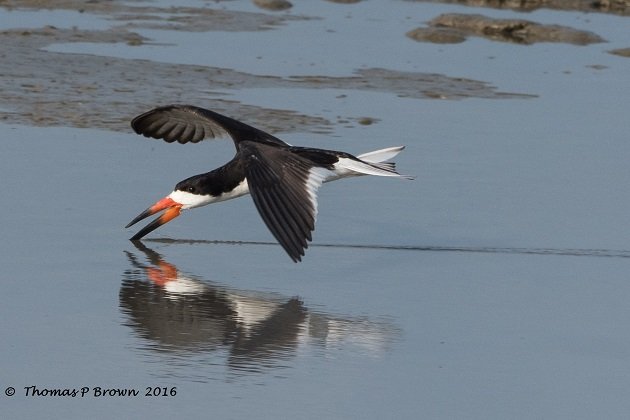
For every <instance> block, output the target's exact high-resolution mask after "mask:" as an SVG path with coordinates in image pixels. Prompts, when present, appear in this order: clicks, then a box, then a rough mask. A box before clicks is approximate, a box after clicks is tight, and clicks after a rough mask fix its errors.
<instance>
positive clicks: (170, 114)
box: [131, 105, 287, 147]
mask: <svg viewBox="0 0 630 420" xmlns="http://www.w3.org/2000/svg"><path fill="white" fill-rule="evenodd" d="M131 127H132V128H133V130H134V131H135V132H136V133H137V134H142V135H143V136H145V137H152V138H154V139H162V140H165V141H167V142H169V143H172V142H174V141H177V142H179V143H182V144H183V143H189V142H190V143H198V142H200V141H202V140H203V139H215V138H220V137H225V136H226V135H228V136H230V137H231V138H232V140H233V141H234V143H235V144H236V145H237V147H238V144H239V143H240V142H241V141H244V140H248V141H254V142H261V143H267V144H275V145H279V146H287V144H286V143H285V142H283V141H282V140H280V139H278V138H277V137H274V136H272V135H271V134H269V133H265V132H264V131H262V130H259V129H257V128H255V127H252V126H249V125H247V124H245V123H242V122H240V121H237V120H235V119H233V118H230V117H226V116H225V115H221V114H218V113H216V112H214V111H210V110H207V109H203V108H199V107H196V106H192V105H167V106H162V107H159V108H155V109H152V110H151V111H148V112H145V113H144V114H142V115H139V116H137V117H135V118H134V119H133V120H132V121H131Z"/></svg>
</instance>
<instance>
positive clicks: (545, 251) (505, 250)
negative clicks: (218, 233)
mask: <svg viewBox="0 0 630 420" xmlns="http://www.w3.org/2000/svg"><path fill="white" fill-rule="evenodd" d="M145 241H147V242H157V243H164V244H188V245H194V244H208V245H274V246H278V244H277V243H276V242H265V241H225V240H204V239H169V238H156V239H145ZM310 247H313V248H315V247H319V248H350V249H372V250H388V251H420V252H427V251H428V252H471V253H485V254H531V255H560V256H572V257H607V258H630V251H627V250H617V249H576V248H510V247H476V246H439V245H438V246H435V245H420V246H418V245H378V244H376V245H374V244H373V245H360V244H309V248H310Z"/></svg>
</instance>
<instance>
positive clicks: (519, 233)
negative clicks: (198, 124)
mask: <svg viewBox="0 0 630 420" xmlns="http://www.w3.org/2000/svg"><path fill="white" fill-rule="evenodd" d="M188 3H189V4H191V5H202V6H205V7H217V8H222V9H227V10H230V9H231V10H242V11H248V12H255V13H258V12H260V10H259V9H256V8H255V7H254V6H253V5H251V3H250V2H221V3H218V4H215V3H208V4H206V3H203V2H201V3H197V2H188ZM295 3H297V2H295ZM304 3H306V2H304ZM151 4H154V5H159V4H163V5H168V4H169V3H168V2H165V1H163V2H160V3H151ZM452 11H456V12H462V13H483V14H485V15H488V16H495V17H506V16H508V17H510V16H518V17H520V16H521V14H519V13H517V12H513V11H508V10H494V9H470V8H464V7H459V6H455V5H443V4H426V3H415V2H391V3H389V4H388V5H387V7H384V6H382V5H381V3H380V2H361V3H358V4H353V5H338V4H332V3H329V2H308V5H306V4H304V5H302V4H300V5H296V6H295V7H294V8H293V9H291V11H290V12H289V15H288V16H293V15H295V16H315V17H317V18H318V19H317V20H313V19H295V20H290V21H287V22H284V23H282V24H278V25H275V26H272V27H271V28H270V29H268V30H266V31H263V32H260V31H257V30H249V31H242V30H237V29H234V28H232V29H231V30H230V31H229V32H228V31H227V30H226V31H214V32H212V31H210V32H207V31H196V32H186V31H182V30H164V29H162V30H156V29H155V28H142V27H134V30H135V31H137V32H138V33H139V34H140V35H141V36H144V37H146V38H149V39H150V40H151V42H146V43H145V44H142V45H135V46H134V45H129V44H126V43H124V42H120V41H118V42H117V43H115V44H111V45H109V44H101V43H93V44H90V43H71V42H61V43H53V44H52V45H50V46H45V47H42V48H43V49H44V50H45V51H48V52H64V53H66V54H68V53H71V54H80V53H89V54H92V55H100V56H108V57H110V58H111V59H112V60H113V59H114V58H118V59H127V60H131V59H133V58H142V59H144V60H156V61H159V62H163V63H171V64H173V63H174V64H177V63H188V64H194V65H199V66H212V67H224V68H226V69H233V70H236V71H239V72H242V73H243V74H250V75H253V76H252V78H250V79H247V80H248V82H247V85H246V86H239V85H238V84H235V85H234V86H231V87H228V85H223V86H221V87H212V88H208V90H207V91H195V92H192V93H190V92H187V90H186V88H187V86H186V85H181V84H178V83H179V82H177V83H175V82H174V80H176V79H168V80H165V81H164V83H165V84H168V85H169V89H173V90H177V89H180V90H181V91H182V92H187V93H185V94H184V96H182V97H181V98H180V97H178V98H177V101H179V100H180V99H182V98H183V99H185V100H187V101H188V100H193V99H194V100H195V104H197V105H200V106H208V107H210V106H213V104H215V103H216V104H217V105H218V106H220V107H221V106H224V105H225V104H227V103H228V102H232V103H233V105H234V106H237V108H235V109H249V110H255V109H260V110H266V109H275V110H286V111H289V112H288V113H278V112H272V114H270V115H273V116H274V117H273V118H274V120H273V121H272V122H269V124H271V125H273V126H276V127H284V130H282V129H280V131H279V132H276V134H277V135H279V136H280V137H282V138H283V139H286V140H287V141H288V142H290V143H292V144H298V145H312V146H316V147H324V148H332V149H339V150H346V151H349V152H353V153H361V152H365V151H369V150H373V149H378V148H381V147H386V146H390V145H398V144H406V145H407V148H406V150H405V151H404V152H403V153H402V154H401V155H400V156H399V157H398V158H397V159H396V161H397V164H398V168H399V170H400V171H401V172H403V173H409V174H412V175H416V176H417V178H416V180H415V181H401V180H391V179H381V178H375V177H372V178H367V177H365V178H359V179H351V180H347V181H343V182H337V183H332V184H326V185H325V186H324V187H323V188H322V189H321V191H320V194H319V196H320V201H319V215H318V224H317V228H316V231H315V235H314V242H313V244H312V246H311V247H310V248H309V249H308V251H307V254H306V257H305V258H304V261H303V262H302V263H300V264H293V263H291V261H290V259H289V258H288V257H287V256H286V255H285V254H284V253H283V251H282V249H281V248H280V246H278V245H277V244H275V243H274V241H273V240H272V237H271V235H270V234H269V232H268V231H267V230H266V228H265V226H264V225H263V223H262V222H261V220H260V218H259V216H258V215H257V213H256V211H255V208H254V206H253V205H252V202H251V199H250V198H249V197H243V198H241V199H239V200H233V201H231V202H226V203H221V204H219V205H216V206H211V207H207V208H203V209H198V210H195V211H191V212H187V213H186V214H184V215H183V216H182V217H180V218H179V219H177V220H175V221H173V222H171V223H169V224H168V225H166V226H164V227H162V228H160V229H159V230H157V231H155V232H154V233H153V234H152V235H149V237H148V239H147V240H146V241H144V242H143V244H142V245H141V244H133V243H131V242H129V241H128V238H129V237H130V236H131V235H132V234H133V233H134V232H135V231H136V230H137V229H136V226H134V227H133V228H132V229H128V230H126V229H124V228H123V226H124V225H125V224H126V223H127V222H129V220H131V219H132V218H133V217H134V216H135V215H136V214H137V213H139V212H140V211H141V210H143V209H144V208H146V207H147V205H149V204H151V203H153V202H154V201H155V200H156V199H158V198H161V197H162V196H164V195H165V194H167V193H169V192H170V190H171V189H172V187H173V186H174V185H175V183H176V182H177V181H179V180H181V179H183V178H185V177H187V176H190V175H193V174H195V173H199V172H203V171H207V170H208V169H211V168H214V167H217V166H219V165H221V164H222V163H224V162H225V161H227V160H228V159H229V158H230V157H231V154H232V153H233V146H232V145H231V144H230V143H229V142H208V143H207V144H200V145H196V146H190V147H178V145H169V144H163V143H161V142H155V141H150V140H147V139H144V138H141V137H138V136H136V135H134V134H132V133H131V130H130V129H125V128H124V127H123V126H122V125H119V126H118V125H111V126H109V125H107V124H98V123H97V124H94V126H95V127H99V128H98V129H96V128H77V127H76V125H79V124H81V123H83V124H85V123H89V122H90V121H92V120H93V119H98V113H94V112H91V110H90V104H91V103H92V102H91V101H97V100H98V101H102V98H99V99H96V98H92V97H91V94H90V93H89V90H88V91H87V92H83V94H79V95H78V97H79V98H80V96H81V95H84V105H83V107H84V108H83V109H85V114H82V113H81V111H80V110H81V109H82V108H77V109H78V110H79V111H74V108H73V113H74V114H75V117H76V119H75V120H76V121H79V122H78V123H77V124H71V123H70V122H66V123H64V122H63V121H75V120H62V119H58V120H54V121H52V120H51V121H50V124H46V121H48V120H46V119H45V118H39V119H37V118H35V117H42V116H43V117H45V116H46V112H47V111H46V110H47V108H46V106H47V102H46V101H51V102H52V101H53V99H54V98H53V99H51V98H50V97H49V98H47V99H43V97H41V96H37V95H38V94H39V93H38V91H37V90H33V89H32V88H30V87H28V86H27V87H25V89H26V91H27V92H25V94H24V96H23V98H22V99H19V100H21V101H22V102H18V99H12V100H11V101H8V102H7V104H6V105H3V106H2V108H1V109H0V114H1V115H2V117H3V121H4V123H2V124H0V133H1V134H2V137H3V138H4V141H3V142H2V143H3V146H2V153H0V168H2V169H0V170H1V171H2V175H3V180H4V181H5V182H4V191H5V193H4V194H3V198H2V204H3V220H4V222H3V223H2V226H3V240H2V241H0V255H2V267H3V270H2V281H3V286H4V293H3V294H2V295H0V307H2V308H3V316H2V317H0V331H1V333H2V338H3V343H4V345H3V356H4V357H3V358H2V360H3V362H2V363H1V364H0V366H1V371H2V382H1V383H0V388H1V389H2V390H3V392H4V390H6V389H7V387H10V386H12V387H14V388H15V389H16V394H15V395H14V396H12V397H7V396H5V395H2V398H1V399H2V405H1V407H2V408H1V410H2V412H3V417H6V418H24V417H29V418H37V417H49V416H50V413H54V414H55V416H56V417H64V418H84V417H85V415H86V414H88V413H89V415H90V417H93V418H111V417H114V416H125V417H132V416H140V415H142V416H143V417H146V416H151V417H153V418H167V417H170V418H172V417H173V416H178V417H193V416H195V417H198V416H202V415H203V416H208V415H210V416H212V417H217V418H243V417H246V416H255V417H259V418H283V417H288V416H291V417H297V418H366V419H380V418H409V419H412V418H413V419H415V418H479V419H486V418H571V419H574V418H595V417H597V418H624V417H625V416H626V415H627V412H628V411H629V409H630V403H629V402H628V399H627V398H626V394H627V389H628V387H629V386H630V379H629V378H630V369H629V366H630V364H629V363H628V360H629V357H630V356H629V355H630V335H629V334H628V333H627V332H626V330H627V328H626V326H627V325H628V320H629V319H630V310H629V309H628V305H627V300H628V299H627V297H628V295H629V294H630V285H629V284H628V281H627V277H628V268H629V267H630V259H629V257H630V240H628V235H627V232H626V229H625V226H626V225H627V220H628V216H627V215H628V214H630V199H629V198H628V197H630V194H629V193H630V191H629V190H630V187H629V185H630V182H628V181H630V169H628V165H627V156H629V154H630V146H629V143H628V141H627V138H628V136H627V127H628V124H627V122H626V121H627V109H628V105H630V102H629V100H628V94H627V93H628V89H627V86H628V85H629V82H630V60H629V59H627V58H623V57H618V56H614V55H611V54H609V53H608V52H607V51H609V50H611V49H614V48H624V47H628V45H627V40H628V39H630V27H629V26H628V25H627V24H626V19H625V18H623V17H619V16H611V15H604V14H594V13H593V14H583V13H578V12H559V11H548V10H539V11H536V12H532V13H529V14H527V16H526V18H527V19H530V20H536V21H539V22H542V23H557V24H564V25H569V26H573V27H577V28H580V29H585V30H589V31H593V32H596V33H597V34H599V35H600V36H602V37H604V38H606V39H607V40H608V43H605V44H593V45H590V46H584V47H577V46H572V45H564V44H535V45H531V46H523V45H515V44H505V43H497V42H492V41H488V40H483V39H475V38H471V39H469V40H467V41H466V42H464V43H462V44H457V45H435V44H429V43H418V42H415V41H412V40H410V39H408V38H406V37H405V35H404V34H405V32H407V31H409V30H411V29H414V28H415V27H418V26H421V25H422V24H423V22H426V21H428V20H430V19H431V18H433V17H435V16H437V15H438V14H440V13H446V12H452ZM11 13H16V14H15V15H12V16H13V17H14V18H15V19H10V20H9V21H10V24H9V23H8V22H9V21H6V20H2V21H0V25H1V26H2V28H3V29H7V28H16V27H22V25H17V24H16V20H17V19H18V18H19V19H20V20H21V19H24V21H23V22H24V23H23V25H24V26H27V27H33V28H36V27H37V25H40V24H43V22H45V21H46V19H47V16H48V15H47V13H48V12H47V11H33V10H28V9H23V10H20V11H19V12H8V11H6V10H5V9H0V16H1V17H2V19H4V18H5V17H6V16H11ZM64 13H68V14H67V15H65V14H64ZM64 16H66V17H67V18H68V19H73V17H72V16H73V14H72V13H71V12H63V13H62V12H59V14H56V15H51V17H50V19H51V21H50V22H51V23H52V24H54V25H56V26H59V27H62V26H63V25H62V22H59V21H58V20H59V19H61V20H62V21H63V19H65V17H64ZM274 16H283V13H281V14H276V15H274ZM61 17H63V19H62V18H61ZM89 19H94V20H95V22H97V23H95V25H98V27H99V28H100V27H101V25H104V24H105V23H104V22H107V19H105V18H104V15H103V14H100V15H99V14H96V13H91V12H89V11H88V12H85V13H82V14H81V24H80V25H79V24H78V23H77V25H79V26H86V27H87V26H88V25H87V23H86V22H88V20H89ZM110 22H111V23H110V24H111V25H117V24H120V22H119V21H118V20H116V19H112V20H111V21H110ZM139 22H140V21H138V22H135V23H137V24H138V25H139ZM131 23H134V21H133V20H132V21H131ZM29 25H33V26H29ZM66 26H67V27H69V28H71V27H72V26H74V23H73V22H72V21H68V22H67V25H66ZM301 37H304V38H301ZM292 40H293V41H294V42H291V41H292ZM315 41H317V42H315ZM231 42H233V43H231ZM208 45H211V46H213V47H216V49H214V48H213V49H210V50H211V52H212V53H208V50H209V47H208ZM184 46H185V48H184ZM235 50H236V51H238V52H239V54H235V53H234V51H235ZM75 58H76V57H75ZM79 58H80V59H81V60H84V61H89V60H90V55H85V56H79ZM143 63H144V64H143V67H142V69H143V70H142V71H146V69H147V68H148V67H146V66H144V65H146V64H147V63H146V62H143ZM129 64H130V66H133V62H131V61H130V62H129ZM139 65H140V64H139ZM55 68H57V67H55ZM130 68H131V67H130ZM377 68H380V69H387V70H391V71H400V72H417V73H423V74H432V73H434V74H437V75H443V76H446V77H448V78H452V79H457V78H466V79H470V80H473V81H477V82H482V83H485V84H487V86H490V87H492V89H490V90H487V91H486V90H484V92H490V94H488V95H486V94H484V95H477V94H471V95H469V97H466V96H465V95H462V96H461V97H459V96H458V98H460V100H438V99H435V98H436V96H435V95H434V96H431V95H429V96H426V95H416V94H415V93H416V91H417V90H421V89H423V88H424V87H425V86H424V85H422V86H420V87H419V86H417V85H416V83H417V82H414V81H413V79H411V78H406V77H403V78H402V81H401V82H400V83H401V84H402V85H398V86H396V87H395V88H393V87H392V84H391V82H387V83H382V84H377V85H376V86H366V87H365V88H364V89H362V88H361V87H360V86H358V87H357V86H352V87H344V86H338V85H335V84H334V83H332V82H331V80H332V79H333V78H334V77H347V76H349V75H350V76H351V75H352V74H353V73H354V72H356V71H358V70H361V69H377ZM103 71H104V72H105V73H103V74H104V75H103V77H102V80H103V81H104V82H103V83H104V84H105V81H107V80H108V79H107V76H106V74H107V72H106V70H103ZM260 76H263V77H262V78H259V77H260ZM268 76H272V77H276V78H278V80H277V81H274V83H273V84H270V83H268V82H269V81H268V80H266V79H265V78H266V77H268ZM292 76H300V77H303V76H319V77H321V78H322V81H321V85H322V86H321V87H320V88H318V87H317V85H316V83H311V84H308V83H307V84H301V85H300V84H292V83H291V80H292ZM329 79H330V80H329ZM378 79H379V78H378V77H375V79H374V80H378ZM440 80H446V79H440ZM119 82H120V83H121V86H123V85H124V83H125V82H124V80H120V81H119ZM29 83H31V82H29ZM42 83H43V85H45V82H42ZM191 83H192V82H191ZM445 83H446V82H445ZM405 84H406V85H405ZM401 86H402V88H401ZM405 86H408V87H407V88H408V90H409V91H410V92H412V93H410V94H409V95H405V94H404V92H402V91H401V89H402V90H404V87H405ZM475 86H477V85H475ZM29 89H30V90H29ZM104 89H105V88H104ZM128 89H129V91H128V93H129V95H128V96H124V97H125V101H123V102H126V103H121V105H120V107H118V106H117V105H115V103H116V101H120V97H118V96H115V95H113V94H110V95H112V97H111V98H110V99H106V100H105V101H104V102H99V104H101V105H103V104H107V103H109V104H110V106H109V110H108V112H111V115H115V114H116V112H118V113H119V114H122V115H120V116H119V118H120V120H121V121H122V120H129V119H131V118H132V117H133V116H134V115H135V114H134V113H129V110H130V109H137V110H138V111H139V112H141V111H142V110H144V108H143V106H144V105H146V104H150V105H148V106H153V105H158V103H152V101H157V100H162V99H160V97H159V96H157V97H156V96H151V95H153V93H151V92H154V91H159V90H160V89H161V87H160V85H159V84H157V83H156V84H152V85H150V86H141V87H139V86H134V85H133V84H132V83H131V82H130V85H129V87H128ZM452 89H453V90H452V91H458V92H461V91H462V87H461V85H457V86H455V87H452ZM44 90H45V89H44ZM60 91H63V89H62V88H61V89H60ZM143 91H146V92H143ZM473 91H474V92H477V91H476V90H473ZM99 92H100V91H99ZM496 92H507V93H511V94H518V95H506V97H505V98H503V97H502V96H501V95H497V94H496ZM68 95H69V96H70V95H74V96H77V94H76V92H68ZM121 95H123V93H121ZM134 95H135V96H136V97H137V98H136V102H133V97H134ZM186 95H189V96H186ZM95 96H98V95H95ZM217 97H218V98H219V99H220V100H219V101H218V102H215V101H216V100H217ZM508 97H509V99H508ZM29 98H35V99H33V100H32V101H29V100H28V99H29ZM461 98H463V99H461ZM222 101H225V102H222ZM30 102H32V103H30ZM52 103H53V105H54V102H52ZM143 104H144V105H143ZM160 104H161V103H160ZM68 106H74V105H72V104H70V103H69V105H68ZM225 106H229V105H225ZM22 107H24V108H22ZM26 107H29V108H28V109H30V110H31V111H29V112H33V115H34V117H33V119H32V120H33V121H34V124H39V125H40V126H31V125H28V124H27V123H26V121H29V120H28V118H24V117H23V115H22V114H24V113H25V111H21V110H23V109H27V108H26ZM104 107H105V106H104ZM238 107H249V108H238ZM38 111H39V112H40V114H38ZM134 112H135V111H134ZM291 112H294V113H295V115H298V116H299V115H304V116H309V117H311V116H312V117H317V118H318V120H317V121H318V122H317V123H314V124H313V125H308V124H307V127H308V129H306V128H305V129H303V130H300V128H299V127H300V125H299V121H300V120H299V119H292V116H293V115H294V114H291ZM252 113H253V114H255V112H252ZM16 114H20V115H16ZM239 115H240V114H239ZM239 115H234V116H239ZM279 115H281V116H282V117H281V118H277V119H276V116H279ZM27 117H28V116H27ZM364 117H369V118H371V119H372V120H373V123H372V124H369V125H363V124H360V123H358V121H359V120H360V119H361V118H364ZM256 118H257V119H258V120H265V115H264V114H263V115H257V117H256ZM258 120H254V121H250V122H254V123H257V121H258ZM38 121H39V122H38ZM304 121H311V120H307V119H305V120H304ZM322 121H325V122H326V123H323V122H322ZM64 124H65V126H64ZM49 125H53V126H49ZM58 125H61V126H58ZM70 125H75V126H70ZM87 125H90V124H87ZM322 127H325V128H326V129H325V130H322ZM105 128H112V129H115V130H124V131H107V130H106V129H105ZM282 131H284V132H282ZM318 131H325V133H324V134H317V133H316V132H318ZM193 149H195V150H193ZM29 386H36V387H37V388H38V389H39V390H40V391H41V390H44V389H66V388H67V389H75V388H76V389H78V390H80V389H81V388H84V387H87V388H89V390H88V392H87V394H86V396H85V397H83V398H81V397H80V396H78V397H75V398H72V397H52V396H39V397H32V396H26V395H25V394H26V391H25V387H29ZM97 387H100V388H102V389H134V390H137V391H139V392H140V395H139V396H137V397H120V396H101V397H95V396H94V395H95V389H96V388H97ZM147 387H158V390H157V392H159V393H163V392H165V393H166V394H167V396H145V393H146V388H147ZM164 390H165V391H164ZM152 391H153V392H155V391H156V390H155V389H152ZM171 393H174V394H175V395H170V394H171Z"/></svg>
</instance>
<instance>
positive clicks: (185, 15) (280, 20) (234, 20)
mask: <svg viewBox="0 0 630 420" xmlns="http://www.w3.org/2000/svg"><path fill="white" fill-rule="evenodd" d="M0 7H4V8H6V9H8V10H9V11H10V10H12V9H22V10H25V9H26V10H27V9H32V10H47V9H48V10H68V11H73V12H76V11H79V12H82V13H91V14H94V15H97V16H98V15H101V16H105V17H106V18H107V19H110V20H112V21H113V22H117V23H118V25H119V27H124V28H126V29H134V28H138V29H140V28H142V29H165V30H181V31H188V32H203V31H210V30H213V31H261V30H268V29H273V28H276V27H278V26H282V25H284V24H285V23H287V22H290V21H296V20H306V19H311V18H308V17H304V16H295V15H288V14H282V15H278V14H267V13H251V12H239V11H229V10H221V9H214V8H207V7H182V6H174V7H158V6H153V5H151V2H148V1H142V0H137V1H136V2H134V3H133V4H132V3H129V2H124V1H115V0H114V1H112V0H108V1H106V0H91V1H82V0H55V1H54V2H52V1H48V0H0ZM3 13H5V12H3ZM9 16H10V15H9Z"/></svg>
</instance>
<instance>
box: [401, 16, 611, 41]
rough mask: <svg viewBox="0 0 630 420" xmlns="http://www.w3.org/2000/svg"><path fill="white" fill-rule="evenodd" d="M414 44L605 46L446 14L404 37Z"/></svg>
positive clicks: (583, 37)
mask: <svg viewBox="0 0 630 420" xmlns="http://www.w3.org/2000/svg"><path fill="white" fill-rule="evenodd" d="M407 36H409V37H410V38H412V39H414V40H416V41H425V42H437V43H459V42H463V40H465V39H466V37H468V36H478V37H482V38H486V39H490V40H492V41H500V42H512V43H516V44H526V45H529V44H535V43H538V42H559V43H567V44H574V45H588V44H593V43H597V42H605V40H604V39H603V38H601V37H600V36H598V35H596V34H594V33H592V32H588V31H580V30H578V29H573V28H570V27H567V26H560V25H542V24H539V23H536V22H532V21H529V20H524V19H493V18H489V17H486V16H482V15H477V14H472V15H469V14H460V13H448V14H443V15H440V16H438V17H436V18H435V19H432V20H431V21H430V22H429V27H428V28H418V29H415V30H413V31H410V32H408V33H407Z"/></svg>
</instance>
